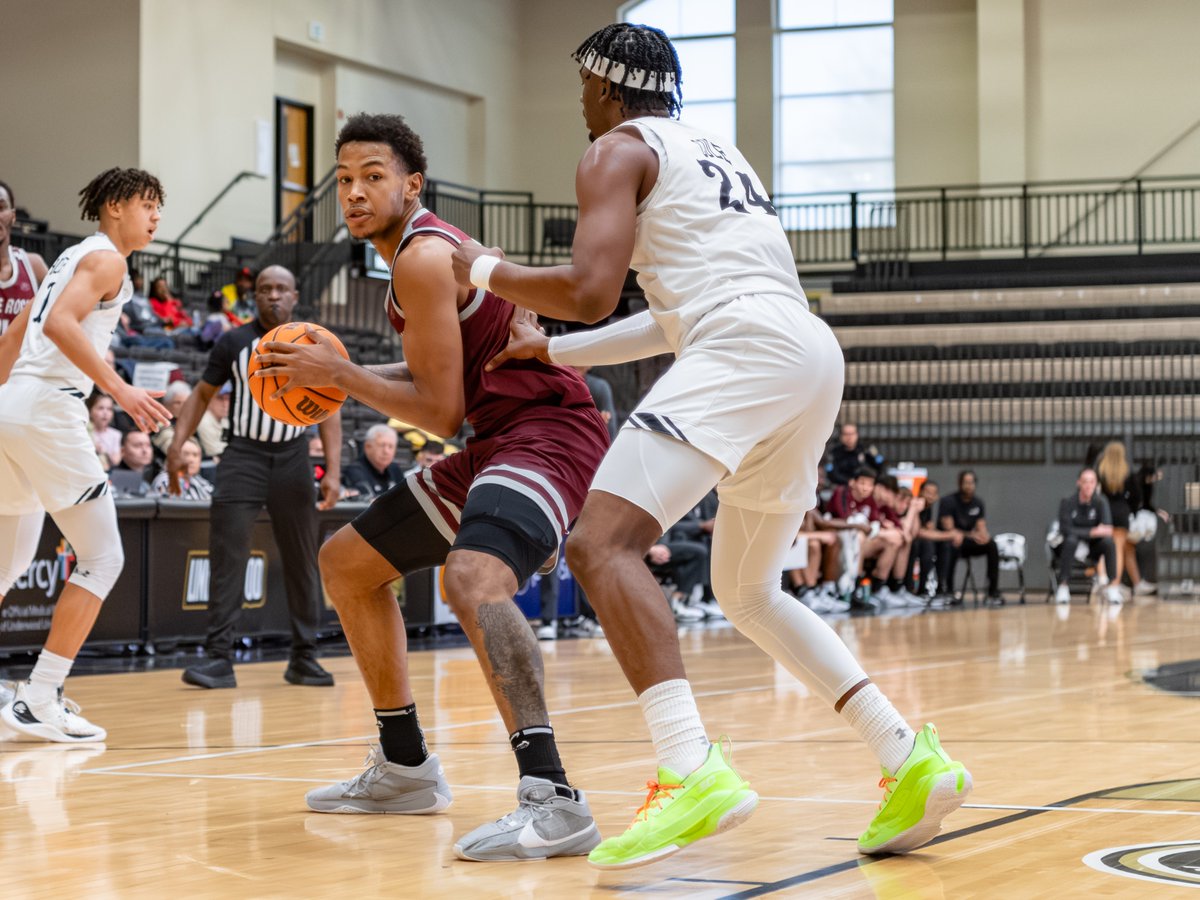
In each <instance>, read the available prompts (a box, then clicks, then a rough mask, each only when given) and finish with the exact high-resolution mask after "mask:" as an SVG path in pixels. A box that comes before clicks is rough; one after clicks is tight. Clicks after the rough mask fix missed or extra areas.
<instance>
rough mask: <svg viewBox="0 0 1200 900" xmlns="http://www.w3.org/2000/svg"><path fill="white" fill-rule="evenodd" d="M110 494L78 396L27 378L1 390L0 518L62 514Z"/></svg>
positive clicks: (11, 383)
mask: <svg viewBox="0 0 1200 900" xmlns="http://www.w3.org/2000/svg"><path fill="white" fill-rule="evenodd" d="M107 490H108V476H107V475H106V474H105V473H104V468H103V467H102V466H101V465H100V459H99V457H98V456H97V455H96V448H95V447H94V446H93V444H92V439H91V437H90V436H89V435H88V412H87V407H86V406H84V403H83V399H82V398H81V397H80V396H79V392H78V391H73V390H60V389H58V388H56V387H53V386H52V385H48V384H46V383H45V382H43V381H41V380H40V379H37V378H27V377H17V378H11V379H9V381H8V382H7V383H6V384H3V385H0V516H21V515H25V514H26V513H32V512H37V511H38V510H39V509H44V510H46V511H47V512H51V513H53V512H58V511H59V510H61V509H66V508H67V507H70V506H74V505H75V504H77V503H84V502H86V501H88V500H92V499H95V498H96V497H99V496H101V495H102V494H104V493H105V492H106V491H107Z"/></svg>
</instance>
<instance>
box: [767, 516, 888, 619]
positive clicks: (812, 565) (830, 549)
mask: <svg viewBox="0 0 1200 900" xmlns="http://www.w3.org/2000/svg"><path fill="white" fill-rule="evenodd" d="M819 509H820V503H818V505H817V508H816V509H810V510H809V511H808V512H807V513H805V515H804V521H803V522H802V523H801V524H800V531H799V533H798V534H797V535H796V543H799V542H800V541H804V542H805V543H806V545H807V546H806V551H807V556H808V563H807V564H806V565H805V567H804V568H803V569H787V570H785V571H784V573H783V574H784V577H785V578H786V579H787V580H788V585H789V587H790V588H791V591H792V593H793V594H795V595H796V597H797V598H798V599H799V600H800V602H801V603H803V604H804V605H805V606H807V607H808V608H809V609H811V610H812V611H813V612H818V613H819V612H836V611H838V610H839V609H841V608H844V607H839V606H834V605H833V602H834V598H833V595H834V593H835V591H834V590H833V584H834V582H835V581H836V580H837V577H838V575H839V574H840V573H839V572H838V571H837V568H838V566H837V563H838V559H837V557H838V554H837V547H838V531H840V530H841V528H839V527H838V525H835V524H834V520H831V519H830V520H827V519H824V518H822V517H821V515H820V513H819ZM860 527H861V528H862V530H863V532H864V533H867V532H869V531H870V526H868V525H866V524H865V523H864V524H863V525H862V526H860ZM822 578H824V582H825V585H826V590H822V589H821V587H820V585H821V581H822Z"/></svg>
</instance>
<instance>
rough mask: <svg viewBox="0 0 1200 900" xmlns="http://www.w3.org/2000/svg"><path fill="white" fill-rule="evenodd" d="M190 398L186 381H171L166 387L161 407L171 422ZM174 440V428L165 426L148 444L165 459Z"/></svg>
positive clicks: (189, 387)
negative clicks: (169, 416) (169, 414)
mask: <svg viewBox="0 0 1200 900" xmlns="http://www.w3.org/2000/svg"><path fill="white" fill-rule="evenodd" d="M190 396H192V386H191V385H190V384H188V383H187V382H186V381H172V382H171V383H170V384H168V385H167V392H166V393H165V394H163V398H162V405H163V406H165V407H166V408H167V409H169V410H170V411H171V421H172V422H174V421H175V418H176V417H177V416H178V415H179V411H180V410H181V409H183V404H185V403H186V402H187V398H188V397H190ZM174 439H175V426H174V425H167V426H166V427H164V428H161V429H159V431H158V433H157V434H156V435H154V437H152V438H151V439H150V443H152V444H153V445H154V449H155V451H156V454H157V455H158V456H159V457H160V458H165V457H166V455H167V450H168V449H169V448H170V446H171V441H173V440H174Z"/></svg>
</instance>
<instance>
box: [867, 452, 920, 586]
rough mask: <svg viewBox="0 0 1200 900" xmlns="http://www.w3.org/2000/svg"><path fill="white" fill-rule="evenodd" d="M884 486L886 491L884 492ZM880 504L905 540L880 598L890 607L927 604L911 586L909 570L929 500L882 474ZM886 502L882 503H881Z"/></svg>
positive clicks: (878, 501) (878, 493) (877, 484)
mask: <svg viewBox="0 0 1200 900" xmlns="http://www.w3.org/2000/svg"><path fill="white" fill-rule="evenodd" d="M880 485H882V486H883V488H884V492H883V494H882V495H880ZM875 492H876V503H877V504H879V505H880V507H881V509H883V510H884V511H885V512H886V513H888V514H889V515H888V520H889V522H891V523H892V527H894V528H895V529H896V530H898V531H899V532H900V536H901V538H902V540H903V541H904V543H903V544H902V545H901V547H900V550H899V551H898V552H897V553H896V562H895V564H894V565H893V566H892V572H891V574H890V575H889V576H888V579H887V584H886V585H884V587H883V591H882V592H881V593H882V596H881V597H880V599H882V600H883V602H884V603H886V604H888V605H889V606H897V607H922V608H923V607H924V606H925V602H926V601H925V600H924V598H922V597H918V596H917V595H916V594H914V593H913V592H912V591H910V590H909V589H908V572H909V568H910V566H911V559H912V548H913V542H914V541H915V540H916V537H917V532H918V530H919V529H920V526H921V518H920V517H921V512H922V511H923V510H924V509H925V501H924V500H922V499H921V498H920V497H913V494H912V491H910V490H909V489H908V488H906V487H901V486H900V485H899V484H898V483H897V481H896V479H895V478H894V477H893V476H891V475H883V476H880V478H879V480H878V481H877V482H876V484H875ZM881 501H882V502H881Z"/></svg>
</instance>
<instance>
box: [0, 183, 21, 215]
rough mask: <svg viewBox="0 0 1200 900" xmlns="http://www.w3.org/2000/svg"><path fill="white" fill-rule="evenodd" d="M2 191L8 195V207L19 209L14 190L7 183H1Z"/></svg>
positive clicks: (0, 188)
mask: <svg viewBox="0 0 1200 900" xmlns="http://www.w3.org/2000/svg"><path fill="white" fill-rule="evenodd" d="M0 190H2V191H4V193H6V194H8V205H9V206H11V207H12V208H13V209H16V208H17V198H16V197H14V196H13V192H12V188H10V187H9V186H8V182H7V181H0Z"/></svg>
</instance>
